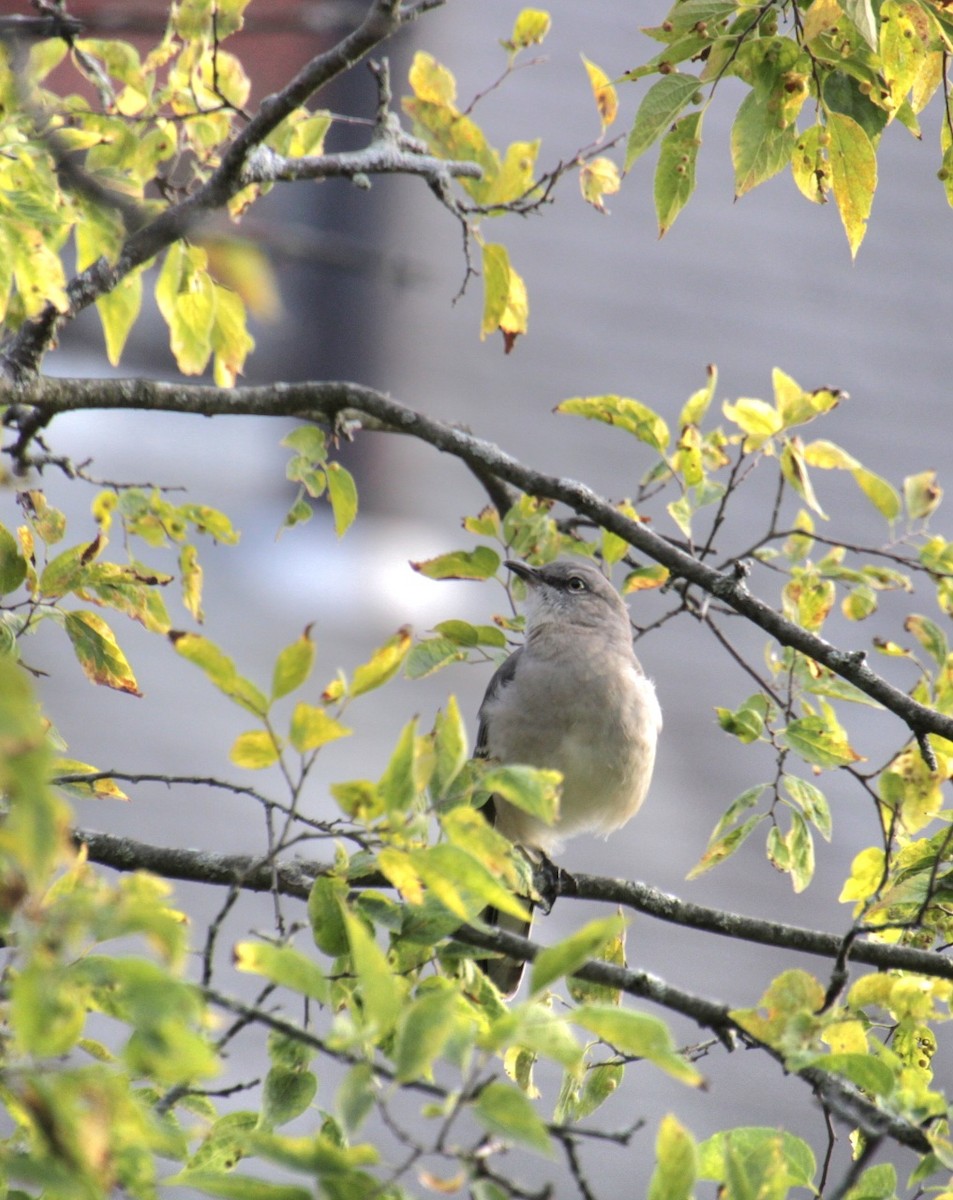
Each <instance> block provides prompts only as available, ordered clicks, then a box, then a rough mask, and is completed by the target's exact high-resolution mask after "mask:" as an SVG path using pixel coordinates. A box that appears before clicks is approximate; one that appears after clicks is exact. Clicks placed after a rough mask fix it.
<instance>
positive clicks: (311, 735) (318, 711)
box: [289, 701, 352, 754]
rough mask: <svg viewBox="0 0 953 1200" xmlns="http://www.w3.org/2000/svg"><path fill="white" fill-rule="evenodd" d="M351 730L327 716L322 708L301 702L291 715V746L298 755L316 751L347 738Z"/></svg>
mask: <svg viewBox="0 0 953 1200" xmlns="http://www.w3.org/2000/svg"><path fill="white" fill-rule="evenodd" d="M351 732H352V731H351V730H350V729H348V728H347V727H346V726H345V725H342V724H341V723H340V721H336V720H335V719H334V717H331V716H328V714H327V712H325V710H324V709H323V708H317V707H316V706H315V705H313V704H305V703H304V702H303V701H302V702H301V703H300V704H296V705H295V710H294V712H293V713H292V715H291V731H290V734H289V736H290V738H291V744H292V746H294V748H295V749H296V750H297V751H298V752H299V753H300V754H305V753H307V752H308V751H309V750H317V749H318V748H319V747H320V746H324V745H326V744H327V743H328V742H333V741H336V740H337V739H338V738H342V737H348V736H349V735H350V734H351Z"/></svg>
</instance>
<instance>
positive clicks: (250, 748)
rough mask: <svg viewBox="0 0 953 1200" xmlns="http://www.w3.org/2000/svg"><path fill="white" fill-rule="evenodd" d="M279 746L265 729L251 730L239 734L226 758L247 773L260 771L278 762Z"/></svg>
mask: <svg viewBox="0 0 953 1200" xmlns="http://www.w3.org/2000/svg"><path fill="white" fill-rule="evenodd" d="M278 752H279V746H278V743H277V741H276V740H275V738H274V737H273V736H272V735H271V734H270V733H268V731H267V730H265V729H253V730H251V731H250V732H248V733H240V734H239V735H238V737H237V738H236V739H235V741H234V742H233V744H232V748H231V750H230V751H229V754H228V757H229V758H230V759H231V760H232V762H233V763H234V764H235V766H236V767H245V768H246V769H247V770H249V771H261V770H263V769H264V768H265V767H270V766H272V764H274V763H276V762H277V761H278Z"/></svg>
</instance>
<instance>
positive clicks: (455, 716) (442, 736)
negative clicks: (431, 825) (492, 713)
mask: <svg viewBox="0 0 953 1200" xmlns="http://www.w3.org/2000/svg"><path fill="white" fill-rule="evenodd" d="M433 747H434V767H433V773H432V775H431V777H430V790H431V792H432V794H433V795H434V796H435V797H438V798H439V797H441V796H443V795H444V793H445V792H446V790H447V789H448V788H449V786H450V784H451V783H452V782H453V781H454V779H456V777H457V776H458V775H459V773H460V771H461V770H462V769H463V764H464V763H465V762H466V761H467V733H466V729H465V728H464V725H463V717H462V715H461V713H460V706H459V705H458V704H457V700H456V697H455V696H448V697H447V703H446V706H445V707H444V708H442V709H441V710H440V711H439V712H438V713H437V716H436V718H435V720H434V741H433Z"/></svg>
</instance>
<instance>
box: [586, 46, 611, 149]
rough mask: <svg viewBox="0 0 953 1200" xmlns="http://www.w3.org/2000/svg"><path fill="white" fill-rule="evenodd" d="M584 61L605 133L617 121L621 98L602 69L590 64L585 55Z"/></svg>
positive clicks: (592, 63)
mask: <svg viewBox="0 0 953 1200" xmlns="http://www.w3.org/2000/svg"><path fill="white" fill-rule="evenodd" d="M582 61H583V63H584V64H585V67H586V73H587V75H588V76H589V85H590V87H591V88H592V94H593V96H594V97H595V101H596V108H597V109H598V110H599V120H600V121H601V122H602V128H603V131H605V130H606V129H608V127H609V126H610V125H611V124H612V122H613V121H614V120H615V119H616V115H617V114H618V111H619V97H618V95H617V94H616V90H615V88H614V87H613V86H612V84H611V83H610V82H609V76H608V75H607V74H606V73H605V71H603V69H602V68H601V67H597V66H596V64H595V63H594V62H590V61H589V59H588V58H586V56H585V55H583V56H582Z"/></svg>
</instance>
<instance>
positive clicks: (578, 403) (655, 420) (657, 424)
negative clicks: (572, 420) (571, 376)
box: [555, 395, 670, 454]
mask: <svg viewBox="0 0 953 1200" xmlns="http://www.w3.org/2000/svg"><path fill="white" fill-rule="evenodd" d="M555 411H556V412H558V413H571V414H573V415H575V416H579V417H586V418H587V419H588V420H590V421H601V422H602V423H603V424H605V425H616V426H618V427H619V428H620V429H624V430H626V431H627V432H628V433H632V434H634V435H635V436H636V437H637V438H638V439H639V441H640V442H645V444H646V445H647V446H651V447H652V449H653V450H657V451H658V452H659V453H660V454H662V453H664V452H665V449H666V447H667V446H668V443H669V440H670V434H669V431H668V426H667V425H666V424H665V422H664V421H663V420H662V418H661V417H660V416H659V415H658V413H656V412H653V410H652V409H651V408H649V407H648V405H647V404H642V403H641V402H640V401H638V400H631V399H629V397H628V396H613V395H607V396H574V397H573V398H572V399H571V400H563V401H562V403H560V404H557V405H556V409H555Z"/></svg>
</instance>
